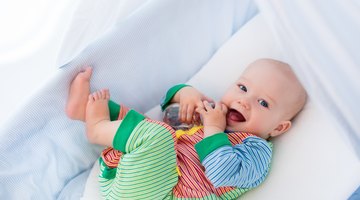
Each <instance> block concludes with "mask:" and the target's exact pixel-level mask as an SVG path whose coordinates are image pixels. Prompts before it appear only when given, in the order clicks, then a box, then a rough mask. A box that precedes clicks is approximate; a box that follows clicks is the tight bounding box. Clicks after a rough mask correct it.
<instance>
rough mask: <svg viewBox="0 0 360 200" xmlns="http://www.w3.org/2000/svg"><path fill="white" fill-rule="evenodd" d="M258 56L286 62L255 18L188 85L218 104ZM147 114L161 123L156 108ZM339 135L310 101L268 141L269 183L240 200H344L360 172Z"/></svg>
mask: <svg viewBox="0 0 360 200" xmlns="http://www.w3.org/2000/svg"><path fill="white" fill-rule="evenodd" d="M263 57H268V58H274V59H279V60H282V61H285V62H287V61H286V60H285V59H284V58H283V57H282V56H281V49H280V47H279V46H278V45H277V43H276V41H275V40H274V37H273V36H272V33H271V30H270V29H269V27H267V24H266V23H265V20H264V19H263V18H262V17H261V15H260V14H259V15H258V16H256V17H254V18H253V19H252V20H251V21H249V22H248V24H246V25H245V26H244V27H242V28H241V29H240V30H239V31H238V32H237V33H236V34H235V35H234V36H233V37H232V38H231V39H230V40H229V41H227V42H226V43H225V44H224V45H223V46H222V47H221V48H220V49H219V50H218V51H217V53H216V54H215V55H214V56H213V57H212V58H211V60H210V61H209V62H208V63H207V64H206V65H205V66H204V67H203V68H202V69H201V70H200V71H199V72H198V73H197V74H196V75H195V76H194V77H193V78H191V80H190V81H189V82H188V83H189V84H191V85H193V86H194V87H196V88H198V89H200V90H201V91H203V92H204V93H206V94H207V95H209V96H210V97H213V98H214V99H215V100H218V99H219V98H220V97H221V95H222V94H223V92H224V91H225V90H226V88H227V87H228V86H229V85H230V84H231V83H232V82H233V81H235V80H236V79H237V78H238V77H239V75H240V74H241V72H242V71H243V69H244V68H245V67H246V66H247V65H248V64H249V63H250V62H252V61H254V60H256V59H258V58H263ZM289 64H291V63H289ZM146 114H147V115H148V116H150V117H152V118H154V119H158V120H160V119H161V111H160V107H159V106H157V107H155V108H153V109H151V110H150V111H148V112H147V113H146ZM338 133H340V130H337V127H334V125H333V124H332V123H331V121H329V120H328V118H327V116H326V113H324V112H323V111H321V110H319V109H318V108H317V107H316V105H314V104H313V103H312V102H311V99H309V101H308V103H307V105H306V106H305V108H304V110H303V112H302V113H301V114H300V115H299V116H298V118H297V119H296V120H295V121H294V123H293V127H292V129H291V130H290V131H289V132H288V133H286V134H284V135H283V136H280V137H279V138H276V139H275V140H273V142H274V156H273V160H272V167H271V172H270V174H269V176H268V178H267V179H266V180H265V182H264V183H263V184H261V185H260V186H259V187H258V188H256V189H254V190H252V191H250V192H248V193H246V194H245V195H244V196H243V198H242V199H250V200H251V199H254V200H255V199H277V200H278V199H346V198H347V197H348V196H349V195H350V194H351V193H352V191H354V190H355V188H356V186H357V185H356V184H357V181H358V180H357V178H356V177H359V175H360V172H359V170H358V169H359V168H360V167H359V162H358V161H357V158H356V156H355V154H354V152H353V151H352V149H351V148H350V147H348V146H347V144H346V142H345V140H343V139H342V138H341V135H340V134H338ZM345 169H346V170H345ZM98 172H99V166H98V163H97V162H96V163H95V165H94V167H93V169H92V171H91V172H90V175H89V178H88V180H87V183H86V187H85V191H84V198H86V199H99V193H98V191H99V186H98V183H97V175H98ZM355 174H357V176H355ZM95 197H96V198H95Z"/></svg>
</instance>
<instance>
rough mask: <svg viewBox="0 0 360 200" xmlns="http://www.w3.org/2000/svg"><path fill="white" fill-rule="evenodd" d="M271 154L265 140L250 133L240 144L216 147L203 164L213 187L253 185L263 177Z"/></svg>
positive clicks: (247, 186)
mask: <svg viewBox="0 0 360 200" xmlns="http://www.w3.org/2000/svg"><path fill="white" fill-rule="evenodd" d="M271 154H272V149H271V147H270V145H269V143H268V142H267V141H266V140H263V139H261V138H259V137H254V136H251V137H248V138H246V139H245V140H244V141H243V143H242V144H238V145H235V146H232V147H230V146H224V147H220V148H218V149H217V150H215V151H213V152H212V153H211V154H209V155H208V156H207V157H206V158H205V159H204V160H203V162H202V164H203V165H204V167H205V173H206V175H207V177H208V178H209V180H210V181H211V182H212V183H213V185H214V186H215V187H220V186H235V187H240V188H252V187H256V186H257V185H259V184H260V183H261V182H262V181H263V180H264V179H265V176H266V175H267V173H268V171H269V170H268V169H269V165H270V161H271Z"/></svg>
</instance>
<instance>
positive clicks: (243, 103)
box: [238, 98, 250, 110]
mask: <svg viewBox="0 0 360 200" xmlns="http://www.w3.org/2000/svg"><path fill="white" fill-rule="evenodd" d="M238 104H240V105H241V106H242V107H244V108H245V109H246V110H249V109H250V104H249V101H248V100H247V99H246V98H243V99H239V100H238Z"/></svg>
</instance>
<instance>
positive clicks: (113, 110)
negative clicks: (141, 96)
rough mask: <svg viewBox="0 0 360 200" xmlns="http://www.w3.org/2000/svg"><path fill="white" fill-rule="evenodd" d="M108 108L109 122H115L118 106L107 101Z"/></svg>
mask: <svg viewBox="0 0 360 200" xmlns="http://www.w3.org/2000/svg"><path fill="white" fill-rule="evenodd" d="M108 107H109V111H110V120H111V121H115V120H117V119H118V117H119V113H120V105H119V104H117V103H115V102H113V101H111V100H109V103H108Z"/></svg>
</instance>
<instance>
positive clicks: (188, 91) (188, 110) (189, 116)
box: [177, 87, 212, 124]
mask: <svg viewBox="0 0 360 200" xmlns="http://www.w3.org/2000/svg"><path fill="white" fill-rule="evenodd" d="M177 95H178V99H179V104H180V108H179V119H180V121H181V122H184V123H187V124H190V123H196V124H198V123H200V116H199V115H198V114H197V113H196V112H195V109H196V107H197V106H199V105H202V101H203V100H208V101H212V100H211V99H210V98H209V97H207V96H205V95H204V94H202V93H201V92H199V91H198V90H197V89H195V88H193V87H184V88H182V89H181V90H179V92H178V94H177Z"/></svg>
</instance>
